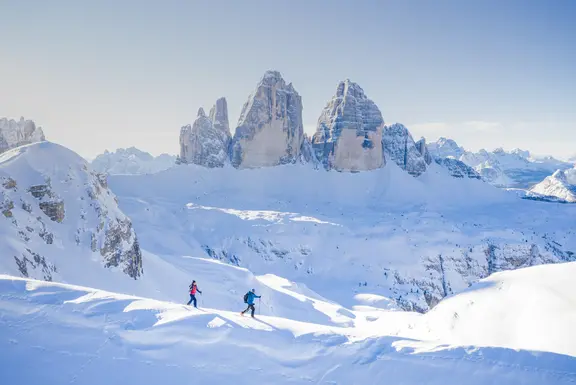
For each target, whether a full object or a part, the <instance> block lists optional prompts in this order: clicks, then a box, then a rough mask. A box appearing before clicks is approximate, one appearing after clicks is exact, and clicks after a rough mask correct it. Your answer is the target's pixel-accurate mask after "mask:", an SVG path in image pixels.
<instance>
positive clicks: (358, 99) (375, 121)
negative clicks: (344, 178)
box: [312, 79, 385, 171]
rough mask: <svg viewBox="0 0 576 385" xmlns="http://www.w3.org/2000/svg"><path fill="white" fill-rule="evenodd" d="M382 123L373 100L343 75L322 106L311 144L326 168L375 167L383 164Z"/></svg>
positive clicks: (343, 169) (352, 169) (361, 168)
mask: <svg viewBox="0 0 576 385" xmlns="http://www.w3.org/2000/svg"><path fill="white" fill-rule="evenodd" d="M382 127H384V119H383V118H382V113H381V112H380V110H379V109H378V107H377V106H376V104H374V102H373V101H372V100H370V99H368V97H367V96H366V94H365V93H364V90H363V89H362V88H361V87H360V86H359V85H358V84H356V83H353V82H351V81H350V80H348V79H347V80H344V81H342V82H340V83H339V84H338V88H337V89H336V95H334V96H333V97H332V99H331V100H330V101H329V102H328V104H327V105H326V107H324V109H323V110H322V113H321V114H320V117H319V118H318V125H317V128H316V133H315V134H314V136H313V138H312V145H313V147H314V150H315V152H316V155H317V158H318V159H319V160H320V161H321V162H322V164H323V165H324V167H325V168H326V169H332V168H333V169H336V170H338V171H363V170H373V169H377V168H380V167H382V166H383V165H384V164H385V160H384V157H383V156H382V145H381V143H382Z"/></svg>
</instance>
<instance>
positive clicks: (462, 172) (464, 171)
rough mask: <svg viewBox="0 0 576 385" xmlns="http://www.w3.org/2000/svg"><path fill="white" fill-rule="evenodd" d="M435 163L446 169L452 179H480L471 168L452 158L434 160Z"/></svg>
mask: <svg viewBox="0 0 576 385" xmlns="http://www.w3.org/2000/svg"><path fill="white" fill-rule="evenodd" d="M435 161H436V163H437V164H439V165H440V166H442V167H444V168H446V169H447V170H448V171H449V172H450V175H452V176H453V177H454V178H470V179H481V177H480V174H478V173H477V172H476V171H475V170H474V169H473V168H472V167H470V166H467V165H466V164H465V163H464V162H462V161H459V160H457V159H454V158H436V159H435Z"/></svg>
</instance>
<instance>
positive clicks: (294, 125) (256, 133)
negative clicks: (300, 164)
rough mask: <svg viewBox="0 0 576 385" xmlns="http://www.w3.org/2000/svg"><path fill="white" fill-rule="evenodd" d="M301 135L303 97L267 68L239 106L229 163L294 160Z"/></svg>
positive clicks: (260, 164) (248, 165)
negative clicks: (241, 106) (240, 106)
mask: <svg viewBox="0 0 576 385" xmlns="http://www.w3.org/2000/svg"><path fill="white" fill-rule="evenodd" d="M303 138H304V127H303V125H302V98H301V97H300V95H299V94H298V92H296V90H295V89H294V87H293V86H292V83H289V84H286V82H285V81H284V79H283V78H282V75H280V73H279V72H277V71H267V72H266V73H265V74H264V76H263V77H262V79H261V80H260V82H259V83H258V85H257V87H256V89H255V90H254V92H252V94H251V95H250V96H249V97H248V101H246V103H245V104H244V107H243V108H242V113H241V114H240V119H239V120H238V126H237V127H236V132H235V134H234V138H233V140H232V145H231V153H230V156H231V161H232V165H233V166H234V167H237V168H258V167H269V166H277V165H282V164H287V163H295V162H297V161H298V160H299V159H300V151H301V146H302V142H303Z"/></svg>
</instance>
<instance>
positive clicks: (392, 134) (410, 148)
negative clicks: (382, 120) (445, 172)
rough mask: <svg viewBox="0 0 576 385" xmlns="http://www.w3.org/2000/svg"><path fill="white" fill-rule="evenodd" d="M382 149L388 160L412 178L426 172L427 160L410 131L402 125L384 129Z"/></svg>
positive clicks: (397, 124)
mask: <svg viewBox="0 0 576 385" xmlns="http://www.w3.org/2000/svg"><path fill="white" fill-rule="evenodd" d="M382 148H383V150H384V153H385V155H386V157H387V158H388V159H390V160H391V161H393V162H394V163H396V164H397V165H398V166H400V168H401V169H403V170H405V171H407V172H408V173H409V174H410V175H412V176H419V175H420V174H422V173H423V172H424V171H426V166H427V163H426V160H425V159H424V155H423V154H422V152H421V151H420V150H419V149H418V148H417V147H416V143H415V142H414V139H413V138H412V135H411V134H410V131H408V129H407V128H406V127H405V126H404V125H403V124H400V123H395V124H392V125H391V126H386V127H384V135H383V137H382Z"/></svg>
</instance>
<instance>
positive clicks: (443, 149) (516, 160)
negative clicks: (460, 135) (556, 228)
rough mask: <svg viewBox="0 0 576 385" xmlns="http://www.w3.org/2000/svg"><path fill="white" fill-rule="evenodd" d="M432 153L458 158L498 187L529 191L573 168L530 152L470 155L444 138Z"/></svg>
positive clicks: (481, 152)
mask: <svg viewBox="0 0 576 385" xmlns="http://www.w3.org/2000/svg"><path fill="white" fill-rule="evenodd" d="M428 151H429V152H430V154H432V156H434V157H437V158H446V157H450V158H454V159H458V160H460V161H462V162H464V163H465V164H466V165H468V166H470V167H472V168H473V169H474V170H476V172H478V173H479V174H480V175H481V177H482V178H483V179H484V180H485V181H486V182H488V183H491V184H493V185H495V186H497V187H514V188H523V189H528V188H530V187H532V186H534V185H535V184H537V183H539V182H540V181H541V180H542V179H543V178H545V177H547V176H549V175H550V174H552V173H553V172H554V171H556V170H558V169H561V170H566V169H569V168H570V167H572V165H571V164H570V163H568V162H563V161H561V160H558V159H555V158H553V157H540V158H538V157H534V156H532V155H531V154H530V152H529V151H525V150H521V149H513V150H511V151H505V150H504V149H502V148H497V149H495V150H494V151H486V150H484V149H482V150H480V151H478V152H472V151H466V150H465V149H464V148H463V147H461V146H459V145H458V144H457V143H456V142H455V141H454V140H452V139H447V138H440V139H438V140H437V141H436V142H434V143H430V144H428Z"/></svg>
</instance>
